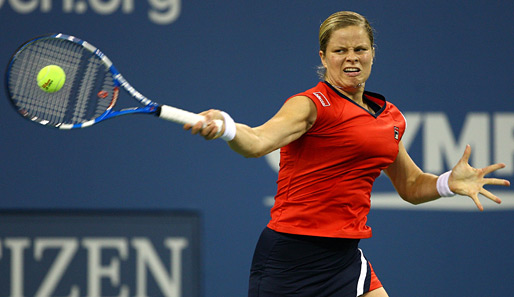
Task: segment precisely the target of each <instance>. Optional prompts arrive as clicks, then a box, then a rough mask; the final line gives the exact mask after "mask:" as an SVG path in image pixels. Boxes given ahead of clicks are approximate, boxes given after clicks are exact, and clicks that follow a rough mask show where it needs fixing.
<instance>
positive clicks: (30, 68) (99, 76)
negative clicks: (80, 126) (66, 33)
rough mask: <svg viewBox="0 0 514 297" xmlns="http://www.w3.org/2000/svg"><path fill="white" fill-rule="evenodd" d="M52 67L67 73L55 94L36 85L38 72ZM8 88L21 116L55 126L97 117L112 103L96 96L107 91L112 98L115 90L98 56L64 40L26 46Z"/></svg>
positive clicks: (13, 69) (42, 40) (14, 62)
mask: <svg viewBox="0 0 514 297" xmlns="http://www.w3.org/2000/svg"><path fill="white" fill-rule="evenodd" d="M51 64H55V65H58V66H60V67H61V68H63V69H64V71H65V73H66V83H65V84H64V86H63V87H62V89H61V90H59V91H58V92H55V93H47V92H44V91H42V90H41V89H40V88H39V86H38V85H37V74H38V72H39V70H41V69H42V68H43V67H45V66H47V65H51ZM102 69H103V71H102ZM8 86H9V92H10V95H11V100H12V101H13V103H14V105H15V106H16V107H17V108H18V110H19V111H20V113H21V114H22V115H24V116H26V117H28V118H30V119H31V120H33V121H36V122H39V123H42V124H51V125H54V126H58V125H60V124H75V123H81V122H86V121H89V120H91V119H94V118H96V117H98V116H99V115H101V114H102V113H103V112H105V110H106V109H107V107H108V106H109V104H110V101H111V100H110V98H102V97H98V96H96V93H97V92H98V91H99V90H106V91H107V92H110V93H109V94H112V90H113V89H114V83H113V79H112V77H110V75H108V73H107V70H106V67H105V66H103V62H102V61H101V60H100V59H99V58H98V57H97V56H95V55H93V54H92V53H91V52H90V51H88V50H87V49H85V48H84V47H83V46H81V45H78V44H76V43H73V42H68V41H66V40H62V39H41V40H37V41H35V42H32V43H30V44H28V45H26V46H25V48H23V49H22V50H21V51H20V52H19V53H18V54H17V56H16V58H15V59H14V61H13V63H12V66H11V70H10V76H9V80H8ZM109 97H110V96H109Z"/></svg>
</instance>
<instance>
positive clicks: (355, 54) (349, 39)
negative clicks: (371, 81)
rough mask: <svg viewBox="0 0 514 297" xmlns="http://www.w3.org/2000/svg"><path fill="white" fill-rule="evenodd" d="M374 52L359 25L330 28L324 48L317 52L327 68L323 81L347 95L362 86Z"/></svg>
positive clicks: (369, 70)
mask: <svg viewBox="0 0 514 297" xmlns="http://www.w3.org/2000/svg"><path fill="white" fill-rule="evenodd" d="M374 55H375V49H374V48H373V46H372V45H371V41H370V39H369V36H368V34H367V32H366V30H365V29H364V28H363V27H360V26H349V27H345V28H341V29H338V30H336V31H334V32H333V33H332V36H331V37H330V40H329V42H328V44H327V49H326V51H325V52H323V51H320V52H319V56H320V58H321V63H323V66H325V68H326V69H327V72H326V77H325V78H326V80H327V81H328V82H329V83H331V84H333V85H335V86H337V87H339V88H341V89H342V90H343V91H344V92H346V93H349V94H353V93H356V92H358V91H359V90H363V89H364V83H365V82H366V80H367V79H368V77H369V76H370V74H371V66H372V65H373V57H374Z"/></svg>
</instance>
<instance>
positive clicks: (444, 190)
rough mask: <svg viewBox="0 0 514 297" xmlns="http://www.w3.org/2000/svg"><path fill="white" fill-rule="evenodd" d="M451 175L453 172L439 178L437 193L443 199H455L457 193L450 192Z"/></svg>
mask: <svg viewBox="0 0 514 297" xmlns="http://www.w3.org/2000/svg"><path fill="white" fill-rule="evenodd" d="M450 174H452V171H451V170H450V171H447V172H445V173H443V174H441V175H439V177H438V178H437V185H436V186H437V192H438V193H439V196H441V197H453V196H455V193H453V192H452V190H450V186H449V185H448V179H449V178H450Z"/></svg>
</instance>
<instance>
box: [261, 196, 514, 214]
mask: <svg viewBox="0 0 514 297" xmlns="http://www.w3.org/2000/svg"><path fill="white" fill-rule="evenodd" d="M493 193H494V194H495V195H496V196H498V197H500V199H501V200H502V203H501V204H496V203H494V202H492V201H490V200H489V199H487V198H485V197H483V196H481V197H480V202H481V203H482V205H483V206H484V211H507V210H514V192H512V191H493ZM273 202H274V198H273V196H266V197H264V198H263V204H264V206H266V207H272V206H273ZM371 209H385V210H429V211H478V209H477V207H476V206H475V203H474V202H473V201H472V200H471V198H468V197H465V196H455V197H452V198H440V199H438V200H436V201H432V202H428V203H423V204H419V205H412V204H410V203H408V202H405V201H404V200H402V198H400V196H398V194H397V193H396V192H387V193H383V192H382V193H372V194H371Z"/></svg>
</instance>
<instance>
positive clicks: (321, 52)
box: [319, 50, 327, 68]
mask: <svg viewBox="0 0 514 297" xmlns="http://www.w3.org/2000/svg"><path fill="white" fill-rule="evenodd" d="M319 58H320V59H321V64H323V67H325V68H327V64H326V63H325V53H324V52H323V51H322V50H320V51H319Z"/></svg>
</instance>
